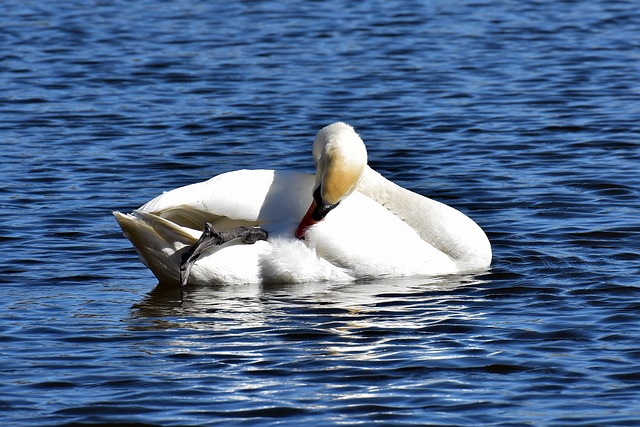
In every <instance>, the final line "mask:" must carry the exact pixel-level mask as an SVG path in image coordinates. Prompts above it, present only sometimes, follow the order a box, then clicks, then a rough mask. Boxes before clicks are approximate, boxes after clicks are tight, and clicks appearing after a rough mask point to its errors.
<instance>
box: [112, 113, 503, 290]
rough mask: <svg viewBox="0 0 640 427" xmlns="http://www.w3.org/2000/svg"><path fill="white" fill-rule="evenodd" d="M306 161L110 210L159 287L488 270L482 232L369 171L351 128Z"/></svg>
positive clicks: (333, 135) (319, 142)
mask: <svg viewBox="0 0 640 427" xmlns="http://www.w3.org/2000/svg"><path fill="white" fill-rule="evenodd" d="M313 159H314V163H315V167H316V173H315V174H308V173H301V172H293V171H275V170H238V171H233V172H227V173H224V174H221V175H218V176H215V177H213V178H211V179H209V180H208V181H204V182H200V183H196V184H191V185H187V186H185V187H180V188H177V189H174V190H171V191H168V192H165V193H163V194H162V195H160V196H158V197H156V198H154V199H153V200H151V201H149V202H148V203H146V204H144V205H143V206H142V207H140V208H138V209H136V210H134V211H133V212H132V213H129V214H122V213H120V212H113V214H114V215H115V218H116V220H117V222H118V223H119V225H120V227H121V228H122V231H123V233H124V235H125V236H126V237H127V238H128V239H129V240H130V241H131V243H132V244H133V246H134V247H135V249H136V251H137V252H138V254H139V255H140V257H141V259H142V261H143V262H144V264H146V265H147V266H148V268H149V269H150V270H151V271H152V272H153V274H154V275H155V276H156V278H157V279H158V280H159V281H160V282H161V283H175V284H186V283H187V282H188V283H190V284H200V285H203V284H235V283H269V282H279V283H282V282H285V283H300V282H312V281H354V280H360V279H367V278H380V277H400V276H433V275H440V274H451V273H460V272H473V271H479V270H483V269H486V268H487V267H489V265H490V263H491V245H490V243H489V240H488V238H487V236H486V234H485V233H484V231H483V230H482V229H481V228H480V227H479V226H478V225H477V224H476V223H475V222H474V221H473V220H471V219H470V218H469V217H467V216H466V215H464V214H463V213H462V212H460V211H458V210H456V209H454V208H452V207H450V206H447V205H445V204H443V203H440V202H437V201H435V200H432V199H429V198H427V197H424V196H421V195H419V194H417V193H414V192H412V191H409V190H407V189H405V188H402V187H400V186H399V185H397V184H395V183H393V182H391V181H389V180H387V179H386V178H384V177H383V176H382V175H381V174H379V173H378V172H376V171H375V170H373V169H372V168H371V167H369V166H368V164H367V150H366V147H365V145H364V142H363V141H362V139H361V138H360V136H359V135H358V134H357V133H356V132H355V130H354V129H353V127H351V126H350V125H348V124H346V123H343V122H337V123H333V124H330V125H328V126H326V127H324V128H322V129H321V130H320V131H319V132H318V134H317V136H316V138H315V140H314V143H313ZM203 229H204V232H203Z"/></svg>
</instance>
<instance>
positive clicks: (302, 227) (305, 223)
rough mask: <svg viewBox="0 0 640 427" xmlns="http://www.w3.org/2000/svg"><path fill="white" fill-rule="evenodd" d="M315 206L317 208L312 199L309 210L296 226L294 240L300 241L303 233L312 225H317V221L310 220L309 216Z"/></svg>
mask: <svg viewBox="0 0 640 427" xmlns="http://www.w3.org/2000/svg"><path fill="white" fill-rule="evenodd" d="M316 206H317V203H316V201H315V199H314V200H313V201H312V202H311V206H309V210H308V211H307V213H306V214H305V215H304V217H303V218H302V221H300V225H299V226H298V229H297V230H296V238H298V239H302V237H304V233H305V232H306V231H307V228H309V227H311V226H312V225H313V224H317V223H318V221H316V220H315V219H313V218H311V214H312V213H313V211H315V210H316Z"/></svg>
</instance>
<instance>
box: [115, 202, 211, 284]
mask: <svg viewBox="0 0 640 427" xmlns="http://www.w3.org/2000/svg"><path fill="white" fill-rule="evenodd" d="M113 215H114V216H115V217H116V220H117V221H118V224H120V227H121V228H122V231H123V232H124V235H125V237H126V238H127V239H129V240H130V241H131V243H133V246H134V247H135V248H136V251H137V252H138V254H139V255H140V258H142V261H143V262H144V264H145V265H146V266H147V267H149V269H150V270H151V271H152V272H153V274H154V275H155V276H156V277H157V278H158V280H159V281H160V282H161V283H176V284H179V283H180V260H181V257H182V254H183V252H185V251H186V249H187V248H188V247H190V246H192V245H193V244H194V243H195V242H196V241H197V240H198V237H200V234H202V232H201V231H196V230H192V229H190V228H186V227H181V226H179V225H177V224H175V223H173V222H171V221H168V220H166V219H164V218H161V217H159V216H157V215H154V214H150V213H146V212H141V211H134V212H133V213H130V214H122V213H120V212H113Z"/></svg>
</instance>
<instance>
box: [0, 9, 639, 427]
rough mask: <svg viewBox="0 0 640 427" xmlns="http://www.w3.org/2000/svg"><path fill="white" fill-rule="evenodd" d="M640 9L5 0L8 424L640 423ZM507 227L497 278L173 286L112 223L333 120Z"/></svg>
mask: <svg viewBox="0 0 640 427" xmlns="http://www.w3.org/2000/svg"><path fill="white" fill-rule="evenodd" d="M639 34H640V8H638V5H637V3H636V2H633V1H611V0H600V1H598V0H593V1H553V2H552V1H508V0H504V1H491V2H486V1H482V0H473V1H466V0H463V1H455V2H452V1H449V0H434V1H424V2H421V1H394V0H390V1H382V0H372V1H362V2H343V1H338V0H329V1H323V2H320V1H309V2H294V1H258V2H250V1H235V0H230V1H226V2H217V1H209V2H207V1H195V0H193V1H186V0H185V1H162V2H161V1H152V0H142V1H136V2H128V1H118V0H114V1H78V0H73V1H66V2H44V1H29V0H25V1H14V2H3V3H2V5H0V40H1V42H2V46H3V49H2V50H1V51H0V60H1V61H0V82H1V84H0V129H1V130H0V140H1V141H2V142H1V147H2V162H1V167H0V206H1V209H0V242H1V243H0V244H1V248H2V251H1V253H2V256H1V257H0V287H1V290H2V300H1V301H0V372H1V373H2V382H1V383H0V413H1V414H2V415H0V425H6V426H42V425H49V426H71V425H73V426H78V425H92V424H100V425H122V424H123V423H129V424H128V425H134V426H136V425H137V426H204V425H229V426H238V425H246V426H258V425H259V426H263V425H264V426H276V425H277V426H300V425H304V424H308V425H313V426H330V425H366V426H369V425H385V426H386V425H397V426H400V425H460V426H472V425H474V426H475V425H494V426H524V425H548V426H567V425H572V426H605V425H606V426H623V425H637V423H638V420H639V419H640V406H639V405H638V402H639V401H640V279H639V277H640V243H639V241H640V172H639V169H640V37H638V35H639ZM336 120H343V121H347V122H350V123H351V124H353V125H354V126H355V127H356V129H357V130H358V131H359V133H360V134H361V136H362V137H363V139H364V140H365V142H366V144H367V146H368V148H369V157H370V163H371V165H372V166H373V167H374V168H376V169H378V170H379V171H380V172H382V173H383V174H384V175H385V176H387V177H388V178H390V179H392V180H394V181H396V182H398V183H399V184H401V185H403V186H405V187H407V188H410V189H412V190H414V191H417V192H419V193H421V194H424V195H427V196H429V197H432V198H435V199H437V200H440V201H443V202H445V203H447V204H450V205H452V206H454V207H456V208H458V209H460V210H462V211H463V212H465V213H467V214H468V215H469V216H471V217H472V218H474V219H475V220H476V221H477V222H478V223H479V224H480V225H481V226H482V227H483V228H484V229H485V230H486V232H487V234H488V235H489V237H490V239H491V241H492V244H493V251H494V261H493V265H492V268H491V269H490V270H489V271H487V272H485V273H482V274H477V275H461V276H447V277H437V278H433V279H429V280H425V279H422V280H410V279H405V280H387V281H379V282H376V281H373V282H368V283H354V284H349V285H344V284H333V283H320V284H305V285H295V286H291V285H288V286H284V285H280V286H278V285H269V286H224V287H187V288H185V289H184V290H182V291H181V290H179V289H175V288H166V287H162V286H157V283H156V281H155V279H154V277H153V276H152V274H151V273H150V272H149V271H148V270H147V269H146V268H145V267H144V266H143V265H142V264H141V263H140V262H139V261H138V260H137V257H136V255H135V253H134V251H133V249H132V247H131V245H130V244H129V242H128V241H127V240H126V239H125V238H124V237H123V236H122V235H121V233H120V230H119V228H118V226H117V224H116V222H115V221H114V219H113V217H112V216H111V211H112V210H120V211H130V210H132V209H134V208H136V207H138V206H140V205H142V204H143V203H144V202H146V201H147V200H149V199H151V198H152V197H154V196H156V195H157V194H159V193H160V192H162V191H164V190H168V189H171V188H175V187H178V186H182V185H185V184H189V183H192V182H197V181H202V180H204V179H207V178H209V177H210V176H213V175H216V174H220V173H222V172H226V171H229V170H234V169H240V168H278V169H295V170H302V171H311V170H312V160H311V143H312V141H313V137H314V135H315V133H316V132H317V131H318V130H319V129H320V128H321V127H322V126H324V125H326V124H328V123H330V122H333V121H336Z"/></svg>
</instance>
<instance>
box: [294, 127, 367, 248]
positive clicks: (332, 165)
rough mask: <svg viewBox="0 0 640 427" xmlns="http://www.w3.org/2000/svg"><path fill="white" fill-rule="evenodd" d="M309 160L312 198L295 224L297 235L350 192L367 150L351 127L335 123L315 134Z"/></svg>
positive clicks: (360, 170) (362, 166)
mask: <svg viewBox="0 0 640 427" xmlns="http://www.w3.org/2000/svg"><path fill="white" fill-rule="evenodd" d="M313 161H314V163H315V165H316V183H315V186H314V188H313V201H312V202H311V206H310V207H309V211H308V212H307V214H306V215H305V216H304V218H303V219H302V221H301V222H300V225H299V226H298V230H297V231H296V237H298V238H301V237H302V236H303V235H304V232H305V231H306V229H307V228H309V227H310V226H312V225H313V224H315V223H317V222H319V221H322V220H323V219H324V217H325V216H326V215H327V214H328V213H329V212H330V211H331V210H332V209H334V208H335V207H336V206H338V204H339V203H340V201H342V200H343V199H344V198H345V197H347V196H349V195H350V194H351V193H353V191H354V190H355V189H356V187H357V186H358V183H360V179H361V178H362V174H363V172H364V170H365V167H366V166H367V149H366V147H365V146H364V142H362V139H360V137H359V136H358V134H357V133H356V131H355V130H353V128H352V127H351V126H349V125H348V124H346V123H342V122H337V123H333V124H330V125H329V126H326V127H324V128H322V129H321V130H320V132H318V135H316V139H315V141H314V142H313Z"/></svg>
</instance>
